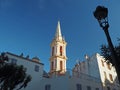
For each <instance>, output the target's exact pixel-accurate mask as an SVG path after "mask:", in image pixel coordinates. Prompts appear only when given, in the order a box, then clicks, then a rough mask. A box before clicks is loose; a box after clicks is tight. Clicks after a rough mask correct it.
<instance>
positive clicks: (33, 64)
mask: <svg viewBox="0 0 120 90" xmlns="http://www.w3.org/2000/svg"><path fill="white" fill-rule="evenodd" d="M5 55H6V56H8V59H9V62H10V63H12V64H17V65H23V66H24V67H25V68H26V69H27V71H26V73H27V74H29V75H31V77H32V80H31V81H30V82H29V83H28V86H27V87H26V88H25V89H24V88H22V90H34V89H36V90H39V89H37V88H36V87H38V86H39V83H40V80H42V77H43V68H44V64H43V63H41V62H40V60H39V59H38V58H37V57H34V58H32V59H29V58H28V56H27V57H23V54H21V55H15V54H13V53H10V52H6V53H5Z"/></svg>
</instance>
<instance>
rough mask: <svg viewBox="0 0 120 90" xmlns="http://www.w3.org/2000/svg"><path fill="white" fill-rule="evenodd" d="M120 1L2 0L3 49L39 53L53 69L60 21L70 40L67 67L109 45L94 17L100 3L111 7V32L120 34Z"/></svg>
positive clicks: (0, 33)
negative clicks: (51, 61) (53, 46)
mask: <svg viewBox="0 0 120 90" xmlns="http://www.w3.org/2000/svg"><path fill="white" fill-rule="evenodd" d="M119 3H120V0H91V1H90V0H0V52H7V51H8V52H12V53H14V54H17V55H20V54H21V53H22V52H23V53H24V56H27V55H30V58H32V57H34V56H38V57H39V58H40V59H41V62H42V63H44V64H45V70H46V71H49V58H50V43H51V41H52V39H53V38H54V35H55V31H56V26H57V22H58V20H60V22H61V31H62V35H63V36H64V37H65V39H66V41H67V57H68V61H67V68H70V69H71V68H72V67H73V66H74V64H75V63H76V60H84V55H85V54H88V55H90V56H91V55H93V54H95V53H96V52H98V53H99V52H100V45H101V44H107V42H106V37H105V35H104V32H103V31H102V29H101V28H100V27H99V24H98V22H97V20H96V19H95V18H94V16H93V11H94V10H95V8H96V7H97V6H98V5H103V6H105V7H107V8H108V10H109V24H110V28H109V32H110V35H111V37H112V41H113V43H114V44H116V43H117V38H118V37H120V31H119V30H120V25H119V24H120V12H119V9H120V5H119Z"/></svg>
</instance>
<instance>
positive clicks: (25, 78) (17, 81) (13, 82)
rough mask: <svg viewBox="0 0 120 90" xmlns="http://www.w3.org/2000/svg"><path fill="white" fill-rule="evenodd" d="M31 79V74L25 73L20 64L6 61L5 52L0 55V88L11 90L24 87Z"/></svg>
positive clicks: (0, 89)
mask: <svg viewBox="0 0 120 90" xmlns="http://www.w3.org/2000/svg"><path fill="white" fill-rule="evenodd" d="M30 81H31V76H30V75H27V74H26V68H24V67H23V66H22V65H16V64H10V63H8V57H7V56H5V53H2V54H1V55H0V90H13V89H15V88H16V89H17V90H19V89H21V88H23V87H24V88H25V87H26V86H27V84H28V83H29V82H30Z"/></svg>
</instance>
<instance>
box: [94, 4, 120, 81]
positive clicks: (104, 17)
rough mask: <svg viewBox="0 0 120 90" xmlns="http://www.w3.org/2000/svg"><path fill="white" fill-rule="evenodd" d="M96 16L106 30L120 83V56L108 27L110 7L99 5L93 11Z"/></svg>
mask: <svg viewBox="0 0 120 90" xmlns="http://www.w3.org/2000/svg"><path fill="white" fill-rule="evenodd" d="M93 14H94V17H95V18H96V19H97V20H98V22H99V24H100V27H101V28H102V29H103V31H104V32H105V35H106V38H107V41H108V45H109V48H110V51H111V54H112V62H111V63H112V65H114V67H115V69H116V73H117V76H118V81H119V83H120V68H119V63H118V58H117V55H116V52H115V50H114V47H113V44H112V41H111V38H110V35H109V32H108V28H109V23H108V9H107V8H105V7H104V6H97V8H96V10H95V11H94V12H93Z"/></svg>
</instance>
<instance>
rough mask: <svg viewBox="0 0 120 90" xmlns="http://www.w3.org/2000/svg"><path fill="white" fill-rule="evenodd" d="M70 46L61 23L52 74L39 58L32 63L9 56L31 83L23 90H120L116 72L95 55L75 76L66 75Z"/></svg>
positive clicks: (54, 42) (79, 65) (53, 48)
mask: <svg viewBox="0 0 120 90" xmlns="http://www.w3.org/2000/svg"><path fill="white" fill-rule="evenodd" d="M66 45H67V42H66V41H65V39H64V38H63V36H62V33H61V28H60V22H59V21H58V25H57V29H56V33H55V37H54V39H53V40H52V42H51V56H50V60H49V62H50V71H49V72H48V73H46V72H45V71H44V64H43V63H41V61H39V59H38V58H37V57H34V58H33V59H29V58H28V57H23V56H22V55H20V56H19V55H15V54H12V53H9V52H7V53H6V55H7V56H8V57H9V59H10V61H11V63H16V64H18V65H24V67H26V68H27V73H28V74H30V75H31V76H32V81H31V82H30V83H29V85H28V86H27V87H26V88H25V89H22V90H120V85H119V83H118V79H117V74H116V71H115V68H114V67H113V66H112V65H111V64H110V63H107V62H106V61H105V59H104V57H102V56H101V55H100V54H98V53H96V54H94V55H93V56H91V57H89V56H88V55H85V60H84V61H80V62H77V63H76V65H75V66H73V69H72V71H71V72H72V74H71V73H70V72H69V71H67V69H66V68H67V66H66V63H67V56H66Z"/></svg>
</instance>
